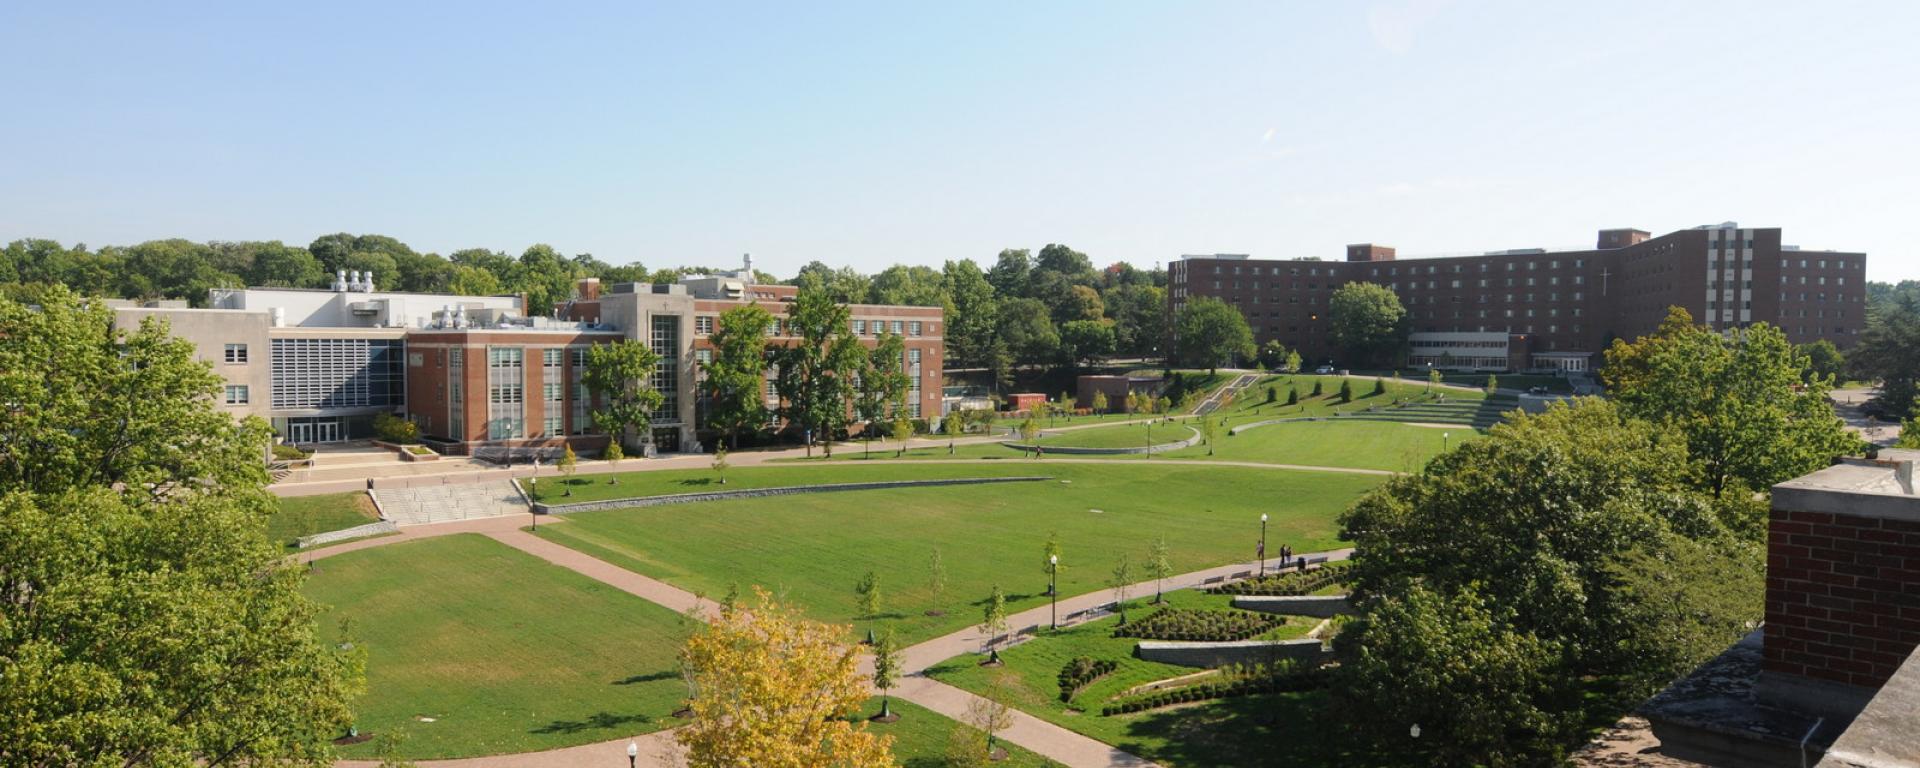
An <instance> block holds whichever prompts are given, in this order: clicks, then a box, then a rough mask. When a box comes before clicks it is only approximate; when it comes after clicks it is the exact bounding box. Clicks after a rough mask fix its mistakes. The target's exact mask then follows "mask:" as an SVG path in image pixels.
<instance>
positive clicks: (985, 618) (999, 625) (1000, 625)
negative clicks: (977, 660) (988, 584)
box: [980, 584, 1007, 650]
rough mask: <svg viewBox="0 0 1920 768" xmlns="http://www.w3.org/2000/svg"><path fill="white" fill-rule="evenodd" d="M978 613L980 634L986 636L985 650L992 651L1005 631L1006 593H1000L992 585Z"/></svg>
mask: <svg viewBox="0 0 1920 768" xmlns="http://www.w3.org/2000/svg"><path fill="white" fill-rule="evenodd" d="M980 613H981V616H980V634H982V635H986V637H987V649H988V650H993V647H994V646H995V645H998V644H999V643H1000V636H1001V635H1003V634H1005V633H1006V631H1007V593H1006V592H1003V591H1001V589H1000V585H998V584H995V585H993V590H992V591H991V592H989V593H987V601H986V603H984V604H983V605H982V606H981V609H980Z"/></svg>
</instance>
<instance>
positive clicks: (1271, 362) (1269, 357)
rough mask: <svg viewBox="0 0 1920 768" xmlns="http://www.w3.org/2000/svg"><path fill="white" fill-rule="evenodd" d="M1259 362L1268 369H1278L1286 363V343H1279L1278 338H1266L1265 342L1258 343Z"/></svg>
mask: <svg viewBox="0 0 1920 768" xmlns="http://www.w3.org/2000/svg"><path fill="white" fill-rule="evenodd" d="M1260 364H1261V365H1264V366H1266V367H1267V368H1268V369H1270V370H1279V369H1280V367H1281V366H1284V365H1286V364H1287V345H1285V344H1281V343H1280V340H1279V339H1268V340H1267V343H1265V344H1262V345H1260Z"/></svg>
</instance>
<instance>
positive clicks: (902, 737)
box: [859, 696, 1060, 768]
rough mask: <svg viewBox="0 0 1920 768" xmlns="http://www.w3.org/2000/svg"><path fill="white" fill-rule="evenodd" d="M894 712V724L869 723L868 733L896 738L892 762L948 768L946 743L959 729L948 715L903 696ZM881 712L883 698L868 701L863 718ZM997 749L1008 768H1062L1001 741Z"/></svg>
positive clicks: (917, 767) (921, 767) (908, 766)
mask: <svg viewBox="0 0 1920 768" xmlns="http://www.w3.org/2000/svg"><path fill="white" fill-rule="evenodd" d="M891 708H892V710H893V713H894V714H896V715H899V716H900V719H899V720H895V721H894V722H891V723H868V724H867V730H870V731H872V732H874V733H878V734H884V735H888V736H892V737H893V760H894V762H896V763H899V764H900V765H901V766H903V767H904V768H947V765H948V762H947V758H946V754H947V740H948V739H949V738H951V737H952V733H953V729H954V728H955V727H957V726H959V723H957V722H954V721H953V720H952V719H951V718H948V717H947V716H946V715H942V714H940V713H938V712H935V711H933V710H930V709H926V708H923V707H921V706H919V705H916V704H910V703H908V702H906V701H904V700H902V699H901V698H900V697H898V696H895V697H894V698H893V704H892V706H891ZM879 713H880V699H878V698H875V699H872V700H870V701H868V702H867V706H866V708H865V709H863V710H861V712H860V715H859V716H860V717H862V718H867V717H872V716H874V715H876V714H879ZM998 746H1001V747H1003V748H1005V749H1006V750H1007V759H1006V760H1004V761H1001V762H998V763H994V765H996V766H1008V767H1009V768H1051V767H1053V766H1058V765H1060V764H1059V763H1056V762H1054V761H1052V760H1048V759H1046V758H1044V757H1041V756H1039V755H1036V754H1034V753H1032V752H1028V751H1027V750H1025V749H1021V748H1020V747H1016V746H1014V745H1012V744H1009V743H1007V742H1006V740H1005V739H1001V740H1000V741H999V744H998Z"/></svg>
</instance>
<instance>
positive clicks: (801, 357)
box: [774, 288, 866, 456]
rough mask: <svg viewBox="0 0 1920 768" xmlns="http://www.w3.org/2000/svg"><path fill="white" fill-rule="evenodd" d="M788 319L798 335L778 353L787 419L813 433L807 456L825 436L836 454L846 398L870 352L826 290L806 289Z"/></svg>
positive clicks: (779, 383) (847, 313)
mask: <svg viewBox="0 0 1920 768" xmlns="http://www.w3.org/2000/svg"><path fill="white" fill-rule="evenodd" d="M787 317H788V321H787V324H788V326H789V327H791V328H792V331H793V334H794V336H796V337H798V338H797V339H796V341H795V343H794V344H793V345H792V346H790V347H787V348H785V349H782V350H780V352H779V354H778V355H777V356H776V357H777V359H778V360H779V362H780V374H779V378H778V379H776V380H775V382H774V386H775V388H776V389H777V390H778V391H779V392H780V398H781V400H783V401H784V405H783V410H784V412H785V415H786V417H787V420H788V421H791V422H793V423H795V424H798V425H800V427H801V428H802V429H804V430H806V431H807V433H808V434H809V435H810V438H809V439H808V441H807V455H809V456H811V455H813V441H814V440H820V441H823V442H824V444H825V449H826V452H827V455H829V456H831V455H833V433H834V431H835V430H837V429H839V428H841V427H842V426H844V425H845V424H846V421H847V410H848V409H847V400H848V399H849V397H850V396H851V394H852V393H853V388H852V384H853V379H854V378H855V376H856V375H857V374H858V373H859V371H860V366H861V365H862V363H863V361H864V359H865V358H866V350H865V349H864V348H862V347H861V346H860V341H859V340H858V339H856V338H854V337H853V335H852V328H851V326H850V320H851V312H850V311H849V310H848V309H847V307H846V306H844V305H842V304H837V303H835V302H834V300H833V297H832V296H831V295H829V294H827V293H826V292H824V291H821V290H807V289H805V288H803V289H802V290H801V291H800V295H799V297H798V298H797V299H795V300H794V302H793V304H792V305H790V306H789V307H788V309H787Z"/></svg>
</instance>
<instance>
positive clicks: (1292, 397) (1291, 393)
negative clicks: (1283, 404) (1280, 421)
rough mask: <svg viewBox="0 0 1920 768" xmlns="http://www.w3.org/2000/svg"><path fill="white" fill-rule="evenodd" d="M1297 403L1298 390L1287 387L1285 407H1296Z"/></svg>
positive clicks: (1297, 388) (1298, 399)
mask: <svg viewBox="0 0 1920 768" xmlns="http://www.w3.org/2000/svg"><path fill="white" fill-rule="evenodd" d="M1299 403H1300V388H1299V387H1288V388H1287V405H1298V404H1299Z"/></svg>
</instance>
